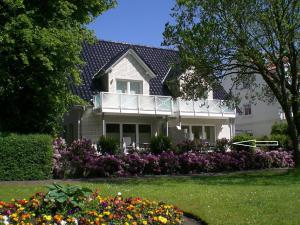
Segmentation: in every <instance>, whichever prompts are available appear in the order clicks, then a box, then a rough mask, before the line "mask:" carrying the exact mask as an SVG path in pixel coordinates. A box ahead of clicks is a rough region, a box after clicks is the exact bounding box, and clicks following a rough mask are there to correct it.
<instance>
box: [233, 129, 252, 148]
mask: <svg viewBox="0 0 300 225" xmlns="http://www.w3.org/2000/svg"><path fill="white" fill-rule="evenodd" d="M253 139H254V137H253V136H252V135H250V134H247V133H245V134H240V135H236V136H234V137H233V138H232V139H231V141H230V149H231V150H233V151H243V150H245V151H250V152H251V151H253V150H254V148H252V147H247V146H239V145H235V144H233V143H235V142H240V141H249V140H253ZM245 144H247V145H253V144H254V143H252V142H245Z"/></svg>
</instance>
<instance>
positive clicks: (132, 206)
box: [0, 185, 183, 225]
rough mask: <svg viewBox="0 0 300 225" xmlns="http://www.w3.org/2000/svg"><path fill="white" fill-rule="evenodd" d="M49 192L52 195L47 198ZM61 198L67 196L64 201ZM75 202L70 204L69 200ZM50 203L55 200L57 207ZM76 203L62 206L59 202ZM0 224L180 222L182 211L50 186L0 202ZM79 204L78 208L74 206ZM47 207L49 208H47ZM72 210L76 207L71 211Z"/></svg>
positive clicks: (157, 204) (136, 200) (141, 200)
mask: <svg viewBox="0 0 300 225" xmlns="http://www.w3.org/2000/svg"><path fill="white" fill-rule="evenodd" d="M49 195H51V196H54V197H51V198H49ZM65 199H71V200H70V201H67V200H65ZM74 199H75V203H76V204H75V203H74V204H72V201H74ZM53 202H54V203H57V202H58V203H59V206H58V205H57V204H53ZM63 202H64V203H66V204H67V205H70V206H71V205H76V207H75V208H70V210H67V211H66V210H65V209H62V208H61V207H60V206H61V204H62V203H63ZM0 206H1V207H0V223H1V224H2V223H4V224H12V225H14V224H45V225H48V224H100V223H101V224H182V215H183V213H182V211H180V210H179V209H178V208H176V207H174V206H173V205H168V204H164V203H163V202H155V201H149V200H143V199H141V198H126V199H125V198H123V197H122V196H121V193H119V194H118V196H116V197H107V198H103V197H101V196H100V195H98V193H97V192H95V193H93V194H92V195H91V192H90V190H89V189H87V188H80V187H73V186H70V187H62V186H61V185H54V186H52V187H51V189H50V191H49V192H48V194H47V195H46V196H45V195H44V194H43V193H37V194H36V195H35V196H33V197H32V198H30V200H29V201H28V200H13V201H12V202H7V203H6V202H0ZM78 206H80V207H78ZM49 209H51V210H49ZM75 209H76V210H75Z"/></svg>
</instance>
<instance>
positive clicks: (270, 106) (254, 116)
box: [222, 75, 285, 137]
mask: <svg viewBox="0 0 300 225" xmlns="http://www.w3.org/2000/svg"><path fill="white" fill-rule="evenodd" d="M234 76H235V75H231V76H227V77H224V78H223V80H222V86H223V87H224V89H225V90H226V91H229V89H230V88H232V91H233V94H234V95H235V96H239V97H240V99H241V102H240V105H239V106H238V107H239V113H237V116H236V120H235V125H236V127H235V128H236V134H241V133H250V134H252V135H254V136H256V137H258V136H263V135H269V134H270V133H271V128H272V126H273V125H274V124H275V123H281V122H283V121H285V115H284V113H283V111H282V108H281V106H280V104H279V102H278V101H277V100H274V101H272V102H265V101H263V100H260V99H258V98H256V99H255V100H252V96H253V95H256V93H255V92H256V91H257V92H258V93H259V92H260V90H259V88H260V87H261V85H264V84H265V81H264V80H263V79H262V77H261V76H260V75H255V76H254V80H253V82H255V83H256V84H257V85H255V87H256V88H254V89H255V90H253V88H250V86H249V85H247V84H246V85H245V84H243V83H242V84H239V85H234V86H232V84H233V81H232V78H234Z"/></svg>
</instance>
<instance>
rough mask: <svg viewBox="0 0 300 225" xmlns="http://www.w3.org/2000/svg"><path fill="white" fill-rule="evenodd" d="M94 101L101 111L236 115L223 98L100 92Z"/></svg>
mask: <svg viewBox="0 0 300 225" xmlns="http://www.w3.org/2000/svg"><path fill="white" fill-rule="evenodd" d="M93 101H94V109H95V110H100V111H101V112H111V113H133V114H135V113H136V114H154V115H174V116H175V115H181V116H221V117H235V110H234V109H230V108H229V107H227V106H226V104H225V102H224V101H222V100H198V101H192V100H190V101H188V100H184V99H180V98H177V99H172V97H171V96H159V95H138V94H121V93H109V92H100V93H99V94H97V95H95V96H94V99H93Z"/></svg>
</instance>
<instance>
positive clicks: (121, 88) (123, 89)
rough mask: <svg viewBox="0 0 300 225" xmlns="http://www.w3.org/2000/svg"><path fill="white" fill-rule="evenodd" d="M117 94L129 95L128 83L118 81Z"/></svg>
mask: <svg viewBox="0 0 300 225" xmlns="http://www.w3.org/2000/svg"><path fill="white" fill-rule="evenodd" d="M117 92H118V93H127V81H124V80H117Z"/></svg>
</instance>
